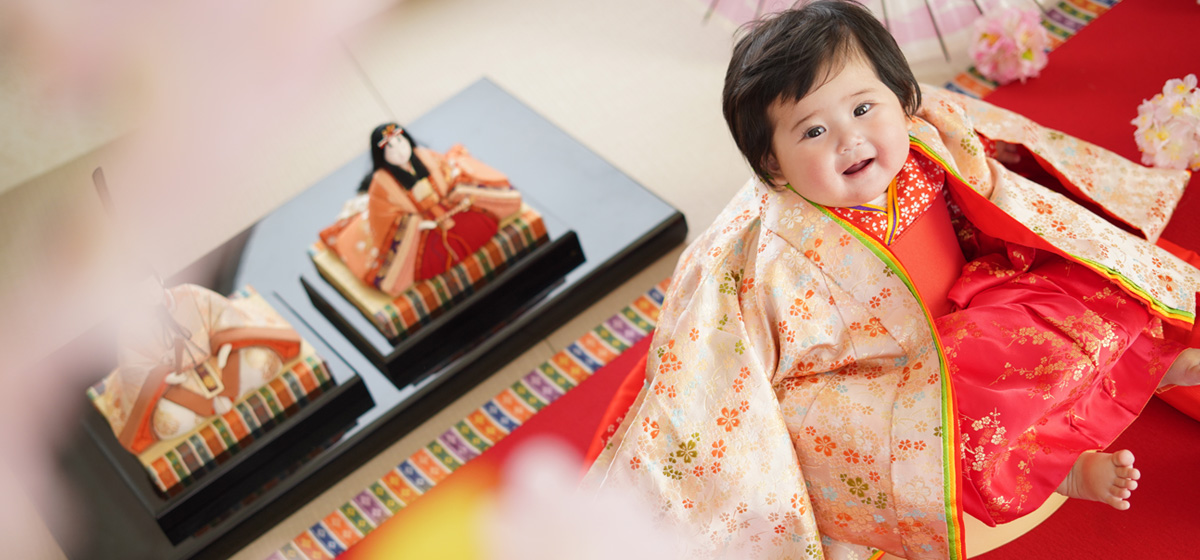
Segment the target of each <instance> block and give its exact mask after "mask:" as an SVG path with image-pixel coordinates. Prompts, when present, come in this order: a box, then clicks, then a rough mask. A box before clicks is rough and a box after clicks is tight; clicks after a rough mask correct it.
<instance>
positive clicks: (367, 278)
mask: <svg viewBox="0 0 1200 560" xmlns="http://www.w3.org/2000/svg"><path fill="white" fill-rule="evenodd" d="M371 161H372V163H373V165H374V170H373V171H372V172H371V174H370V175H369V176H368V177H367V178H366V179H365V180H364V181H363V183H364V185H365V186H366V195H365V197H363V196H362V195H360V197H359V198H357V199H354V200H351V201H350V203H348V204H347V207H346V208H345V209H344V210H343V213H342V215H341V216H339V219H338V221H337V222H336V223H334V224H333V225H332V226H330V227H328V228H325V229H324V230H323V231H321V234H320V235H321V240H322V241H323V242H324V243H325V245H327V246H328V247H329V248H330V249H331V250H332V251H333V252H334V253H336V255H337V256H338V258H339V259H340V260H341V261H342V262H343V263H344V264H345V265H346V267H347V268H348V269H349V270H350V271H351V272H352V273H353V274H354V276H355V277H357V278H359V279H361V280H362V281H363V282H365V283H366V284H368V285H370V286H373V287H375V288H378V289H379V290H382V291H383V292H385V293H387V294H388V295H390V296H393V297H395V296H398V295H400V294H401V293H403V292H404V291H405V290H406V289H408V288H409V287H410V286H412V284H413V283H414V282H419V281H421V280H426V279H429V278H432V277H434V276H437V275H439V274H442V273H443V272H446V271H447V270H449V269H450V268H451V267H453V266H454V265H455V264H457V263H458V262H460V261H462V260H463V259H465V258H467V257H469V256H470V255H471V254H472V253H474V252H475V251H477V250H479V248H480V247H483V246H484V244H486V243H487V242H488V241H489V240H490V239H491V238H492V237H493V236H494V235H496V233H497V231H498V230H499V224H500V222H501V221H502V220H504V219H505V218H508V217H510V216H513V215H514V214H516V213H518V212H519V211H520V209H521V195H520V193H518V192H517V191H516V190H515V189H513V188H512V186H511V185H510V184H509V182H508V179H507V178H506V177H505V176H504V175H503V174H501V173H500V172H498V171H496V170H495V169H492V168H491V167H488V166H487V165H484V164H483V163H481V162H479V161H478V160H476V159H474V158H472V157H471V156H470V154H469V153H468V152H467V150H466V148H464V147H462V146H461V145H455V146H454V147H452V148H450V151H448V152H447V153H445V154H438V153H437V152H434V151H432V150H429V149H427V148H424V147H419V146H417V145H416V144H415V143H414V142H413V140H412V137H411V136H409V134H408V133H407V132H406V131H405V130H404V129H403V128H401V127H400V126H399V125H397V124H394V123H389V124H384V125H381V126H379V127H378V128H376V129H375V131H374V132H372V133H371Z"/></svg>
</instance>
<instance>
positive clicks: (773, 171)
mask: <svg viewBox="0 0 1200 560" xmlns="http://www.w3.org/2000/svg"><path fill="white" fill-rule="evenodd" d="M763 169H765V170H766V171H767V176H768V178H769V179H771V181H770V183H771V184H772V185H774V186H776V187H783V186H784V185H786V184H787V179H784V178H783V170H782V169H780V168H779V160H777V159H775V154H767V158H766V159H765V160H763Z"/></svg>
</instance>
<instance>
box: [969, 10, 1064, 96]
mask: <svg viewBox="0 0 1200 560" xmlns="http://www.w3.org/2000/svg"><path fill="white" fill-rule="evenodd" d="M975 32H976V34H977V38H976V40H975V42H974V43H973V44H972V45H971V50H970V52H971V58H972V59H974V60H975V68H976V69H977V70H979V72H980V73H981V74H983V75H984V76H986V77H987V78H988V79H991V80H995V81H996V82H997V83H999V84H1001V85H1003V84H1007V83H1008V82H1011V81H1013V80H1021V82H1022V83H1024V82H1025V79H1026V78H1032V77H1035V76H1037V75H1038V72H1040V71H1041V70H1042V68H1045V67H1046V62H1047V58H1046V49H1047V48H1049V44H1050V39H1049V36H1048V35H1047V34H1046V28H1044V27H1042V14H1041V12H1039V11H1038V10H1037V9H1034V8H1032V7H1030V8H1015V7H1014V8H1003V9H1000V10H997V11H994V12H992V13H989V14H986V15H983V16H980V17H979V19H977V20H975Z"/></svg>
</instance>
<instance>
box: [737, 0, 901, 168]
mask: <svg viewBox="0 0 1200 560" xmlns="http://www.w3.org/2000/svg"><path fill="white" fill-rule="evenodd" d="M744 29H746V30H748V32H747V33H746V35H745V36H743V37H742V38H741V39H739V40H738V42H737V44H736V45H734V47H733V56H732V58H731V59H730V61H729V69H728V70H727V71H726V72H725V90H724V92H723V94H722V102H721V108H722V110H723V111H724V113H725V122H726V124H728V125H729V132H731V133H732V134H733V140H734V142H735V143H737V147H738V149H739V150H741V152H742V155H744V156H745V157H746V160H747V161H748V162H749V163H750V167H751V169H753V170H754V173H755V174H756V175H758V177H759V178H760V179H762V180H763V181H764V182H765V183H766V184H767V185H772V184H773V183H772V181H771V176H770V174H769V173H768V172H767V169H766V163H767V161H768V158H769V157H770V156H771V153H772V152H771V149H772V148H771V139H772V137H773V135H774V132H775V130H774V125H773V123H772V122H771V119H770V116H769V115H768V112H767V111H768V108H769V107H770V106H771V104H773V103H775V101H776V100H777V99H778V100H782V101H793V102H794V101H799V100H800V99H802V98H803V97H804V96H805V95H808V93H809V92H811V91H812V90H814V89H816V88H818V87H820V86H821V84H823V83H824V82H825V81H826V80H828V79H829V78H830V77H832V76H836V75H837V73H838V72H840V71H841V69H842V67H841V65H843V64H845V62H846V61H847V60H849V59H850V58H851V57H853V56H856V55H858V56H862V57H863V58H864V59H865V60H867V61H868V62H870V64H871V66H872V67H873V68H874V69H875V75H876V76H877V77H878V78H879V81H881V82H883V83H884V84H885V85H887V87H888V89H890V90H892V93H895V94H896V97H898V98H899V99H900V105H901V107H903V108H904V112H905V114H907V115H909V116H912V115H913V114H915V113H916V112H917V109H918V108H919V107H920V106H921V89H920V87H919V86H918V85H917V79H916V77H914V76H913V73H912V69H910V68H909V67H908V62H907V61H906V60H905V58H904V53H902V52H901V51H900V47H899V46H897V45H896V40H895V39H893V38H892V35H891V34H890V33H888V31H887V29H886V28H884V27H883V24H881V23H880V22H879V20H878V19H876V18H875V16H874V15H872V14H871V12H870V11H869V10H867V8H866V7H864V6H863V5H862V4H859V3H857V2H853V1H851V0H818V1H816V2H812V3H810V4H807V5H805V6H803V7H800V8H793V9H790V10H786V11H783V12H780V13H778V14H775V15H772V16H767V17H765V18H763V19H760V20H758V21H755V22H751V23H749V24H747V26H746V27H744Z"/></svg>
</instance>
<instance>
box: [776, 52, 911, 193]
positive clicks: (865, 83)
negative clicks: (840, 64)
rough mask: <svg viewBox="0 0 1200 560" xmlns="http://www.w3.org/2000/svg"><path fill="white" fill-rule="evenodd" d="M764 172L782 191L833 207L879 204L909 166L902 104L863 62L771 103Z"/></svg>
mask: <svg viewBox="0 0 1200 560" xmlns="http://www.w3.org/2000/svg"><path fill="white" fill-rule="evenodd" d="M767 115H768V117H770V119H771V122H772V123H773V124H774V126H775V133H774V136H773V137H772V140H771V144H772V153H773V155H772V156H770V157H769V158H768V161H767V165H766V168H767V170H768V171H769V172H770V173H771V176H772V177H773V178H774V179H775V181H776V183H777V184H778V185H780V186H782V185H783V184H785V183H790V184H791V185H792V188H794V189H796V192H798V193H800V195H801V196H803V197H804V198H807V199H808V200H810V201H812V202H815V203H817V204H821V205H823V206H831V207H849V206H858V205H861V204H868V203H873V202H874V203H878V202H880V201H882V200H883V198H884V197H885V196H886V193H887V187H888V183H890V182H891V181H892V178H893V177H895V176H896V174H897V173H899V172H900V167H901V166H903V165H904V161H905V160H906V159H907V158H908V118H907V117H906V116H905V114H904V109H903V108H902V107H901V105H900V99H899V98H897V97H896V94H894V93H892V90H890V89H888V87H887V85H885V84H884V83H883V82H881V81H879V78H878V77H877V76H876V75H875V70H874V69H873V68H872V67H871V65H870V63H869V62H867V61H866V60H864V59H863V58H862V57H861V56H855V57H854V58H853V59H852V60H850V61H848V62H847V63H846V65H845V67H844V68H842V70H841V72H839V73H838V74H837V75H836V76H834V77H833V78H832V79H830V80H829V81H828V82H825V83H824V84H823V85H821V86H820V87H818V88H816V89H815V90H813V91H810V92H809V93H808V95H806V96H804V98H802V99H800V101H797V102H794V103H793V102H791V101H784V100H782V99H776V100H775V103H773V104H771V106H770V107H769V108H768V110H767Z"/></svg>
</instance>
